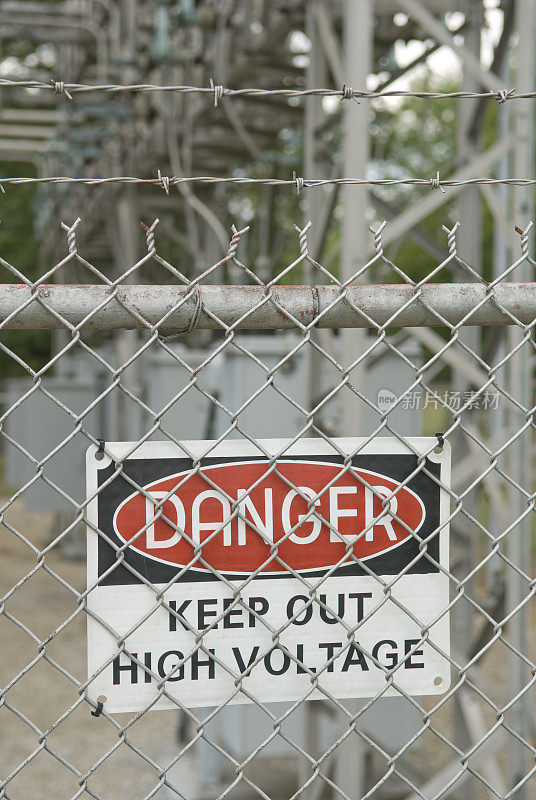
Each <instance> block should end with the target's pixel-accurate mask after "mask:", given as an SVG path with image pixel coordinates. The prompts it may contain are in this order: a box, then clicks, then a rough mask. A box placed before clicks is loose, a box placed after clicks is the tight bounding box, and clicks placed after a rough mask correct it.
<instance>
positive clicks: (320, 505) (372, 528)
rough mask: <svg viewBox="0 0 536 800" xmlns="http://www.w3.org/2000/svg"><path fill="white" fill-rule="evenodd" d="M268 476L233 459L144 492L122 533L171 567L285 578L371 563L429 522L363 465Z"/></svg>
mask: <svg viewBox="0 0 536 800" xmlns="http://www.w3.org/2000/svg"><path fill="white" fill-rule="evenodd" d="M268 470H269V465H268V463H267V462H266V461H247V462H236V461H234V462H229V463H225V464H217V465H215V466H210V467H203V468H202V470H201V471H200V472H197V473H195V474H190V471H189V470H188V471H185V472H181V473H178V474H175V475H169V476H168V477H166V478H162V479H160V480H158V481H155V482H153V483H150V484H147V486H145V487H143V488H144V491H145V492H146V493H147V494H148V495H149V496H150V497H146V496H145V495H143V494H142V493H140V492H135V493H133V494H131V495H130V497H127V499H126V500H124V501H123V502H122V503H121V505H120V506H119V508H118V509H117V511H116V512H115V515H114V529H115V532H116V533H117V535H118V536H119V537H120V538H121V539H122V540H123V541H124V542H127V543H130V546H131V547H132V548H133V549H134V550H136V551H138V552H139V553H142V554H143V555H144V556H147V557H149V558H152V559H155V560H156V561H160V562H162V563H164V564H172V565H173V566H178V567H188V568H190V569H197V570H207V569H208V566H210V567H213V568H214V569H217V570H219V571H220V572H226V573H232V574H249V573H251V572H253V571H255V570H257V569H260V571H262V572H263V573H270V574H278V573H279V574H283V573H285V572H287V571H288V569H289V568H290V569H291V570H295V571H296V572H305V571H311V570H319V569H326V568H329V567H332V566H334V565H336V564H337V565H339V566H344V565H346V564H350V563H352V561H353V560H354V557H357V558H359V559H361V560H366V559H368V558H372V557H373V556H377V555H380V554H381V553H385V552H386V551H388V550H391V549H393V548H395V547H398V546H399V545H400V544H402V543H403V542H404V541H406V540H407V539H408V538H409V537H410V536H411V535H412V533H414V532H416V531H417V530H418V529H419V528H420V527H421V525H422V523H423V522H424V518H425V509H424V505H423V503H422V501H421V499H420V498H419V497H418V496H417V495H416V494H415V492H413V491H412V490H411V489H408V488H407V487H403V486H401V485H400V484H399V483H398V482H397V481H395V480H393V479H392V478H388V477H386V476H385V475H379V474H377V473H374V472H370V471H368V470H363V469H356V468H354V474H350V473H348V472H345V473H343V474H342V475H341V466H340V464H333V463H331V462H319V461H305V460H300V461H285V460H282V461H278V462H277V473H276V472H275V471H272V472H269V473H268ZM267 473H268V474H267ZM252 486H254V488H253V489H252V490H251V491H249V489H250V487H252ZM171 491H173V494H172V495H171V496H170V497H169V499H166V500H165V501H164V503H163V506H162V505H161V504H162V501H163V500H164V498H165V497H166V496H167V495H168V493H169V492H171ZM395 491H396V494H395V495H394V496H393V497H392V498H391V499H390V501H389V508H387V504H386V502H385V498H386V497H389V496H390V495H391V494H392V493H393V492H395ZM317 496H318V497H317ZM315 498H316V499H315ZM313 501H315V505H314V511H313ZM159 503H160V505H161V510H160V508H159V506H158V504H159ZM367 528H368V530H366V532H365V533H363V532H364V531H365V529H367ZM218 529H220V530H218ZM360 534H361V535H360ZM356 537H359V538H357V539H356ZM278 543H279V544H278ZM274 544H278V547H277V548H274ZM199 548H201V549H199ZM196 551H197V552H196Z"/></svg>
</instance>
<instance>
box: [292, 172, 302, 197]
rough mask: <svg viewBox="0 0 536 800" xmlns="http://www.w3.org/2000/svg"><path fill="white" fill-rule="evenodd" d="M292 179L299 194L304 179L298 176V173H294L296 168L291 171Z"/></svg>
mask: <svg viewBox="0 0 536 800" xmlns="http://www.w3.org/2000/svg"><path fill="white" fill-rule="evenodd" d="M292 180H293V181H294V184H295V186H296V193H297V194H299V193H300V192H301V190H302V189H303V187H304V186H305V181H304V180H303V178H300V177H299V176H298V175H296V170H294V171H293V173H292Z"/></svg>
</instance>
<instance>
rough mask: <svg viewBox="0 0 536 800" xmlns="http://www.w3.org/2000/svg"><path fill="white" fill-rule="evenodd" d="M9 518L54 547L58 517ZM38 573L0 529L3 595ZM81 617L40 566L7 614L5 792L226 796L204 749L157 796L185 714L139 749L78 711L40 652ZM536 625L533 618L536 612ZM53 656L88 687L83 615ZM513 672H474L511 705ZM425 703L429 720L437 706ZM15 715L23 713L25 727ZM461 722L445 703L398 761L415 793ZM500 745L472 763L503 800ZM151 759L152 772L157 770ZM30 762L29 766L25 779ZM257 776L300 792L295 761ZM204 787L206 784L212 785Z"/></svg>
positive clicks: (479, 731)
mask: <svg viewBox="0 0 536 800" xmlns="http://www.w3.org/2000/svg"><path fill="white" fill-rule="evenodd" d="M5 518H6V521H7V523H8V525H11V526H13V527H14V528H16V529H17V530H18V531H21V532H24V535H25V536H26V537H28V538H29V539H30V540H31V541H32V543H33V544H34V545H35V546H36V547H37V548H43V547H45V546H46V545H47V544H48V542H49V541H50V539H51V535H52V528H53V520H52V517H51V515H49V514H38V513H35V512H29V511H27V510H25V508H24V506H23V505H22V503H21V502H20V501H19V502H18V503H16V504H15V505H14V506H13V507H11V508H10V509H9V511H8V512H7V513H6V516H5ZM36 563H37V562H36V558H35V555H34V554H33V552H32V551H31V550H30V549H29V548H28V547H27V545H26V544H24V543H23V542H21V541H20V540H18V539H17V537H16V536H15V535H13V533H11V532H10V531H9V530H8V529H7V528H6V527H4V526H0V594H2V595H3V594H4V593H5V592H7V591H9V590H10V588H11V587H13V586H14V585H15V584H16V583H17V582H18V581H19V580H21V579H22V578H23V577H24V576H25V575H27V574H28V573H29V572H30V571H31V570H32V569H33V568H35V567H36ZM46 565H47V567H48V568H49V569H50V570H51V571H53V572H55V573H57V574H58V575H60V576H61V577H62V578H63V580H65V581H66V582H67V583H69V584H70V585H71V586H73V587H74V588H75V589H77V590H82V589H83V588H84V586H85V564H84V563H83V562H81V561H69V560H66V559H65V558H63V557H62V554H61V553H60V551H59V548H55V549H54V550H52V551H51V552H50V554H49V555H48V556H47V557H46ZM76 610H77V604H76V601H75V599H74V597H73V595H72V593H71V592H69V590H68V589H67V588H66V587H65V586H63V585H62V584H61V583H60V582H59V581H58V580H57V579H56V578H54V577H53V576H52V575H50V574H49V573H47V571H46V570H45V569H44V568H42V567H41V568H40V569H36V571H35V572H34V574H33V575H32V576H31V577H30V578H29V579H28V580H27V581H25V582H24V583H23V584H22V585H20V586H19V588H18V589H17V590H16V591H15V592H14V593H13V595H11V596H10V597H9V598H8V599H7V600H6V603H5V613H4V614H2V615H0V642H1V652H2V655H3V658H1V659H0V686H2V687H5V686H6V685H7V684H9V683H10V682H11V681H12V680H13V678H14V676H15V675H17V674H19V673H23V674H22V675H21V677H20V678H19V679H18V680H17V682H16V683H14V684H13V685H11V686H10V688H9V690H8V692H7V695H6V703H5V705H4V706H1V707H0V776H1V777H2V778H3V779H5V778H6V777H7V776H8V775H10V774H12V773H13V777H12V778H11V780H10V781H9V783H8V785H7V787H6V792H7V794H6V797H8V798H12V800H41V798H49V797H51V798H52V797H53V798H54V799H55V800H61V799H62V798H72V797H75V796H83V797H89V796H97V797H101V798H103V799H105V800H123V798H124V799H125V800H127V798H128V800H133V799H134V798H140V799H141V798H145V797H147V796H148V795H149V796H151V797H155V798H156V800H168V798H171V797H173V798H176V797H178V796H181V795H182V796H183V797H186V798H189V800H197V798H207V800H208V798H213V797H217V796H218V795H219V793H220V791H221V788H220V789H217V788H216V787H214V786H212V787H211V786H210V784H209V783H207V781H208V779H209V775H208V774H207V772H208V771H207V769H206V768H205V766H206V764H207V763H208V758H207V753H206V750H205V751H203V750H199V749H197V750H196V748H192V749H191V750H190V751H189V752H188V753H187V754H186V755H185V756H183V757H182V758H181V759H180V761H179V762H178V764H177V765H175V766H174V767H173V768H172V770H171V771H170V773H169V774H170V778H171V780H172V781H173V783H174V784H175V785H176V786H177V787H179V789H180V795H177V794H175V793H172V792H170V791H169V790H168V789H167V788H166V787H161V788H160V789H158V772H159V767H158V766H157V765H156V764H158V765H160V766H166V765H168V764H169V763H170V762H171V761H172V759H173V758H174V757H175V755H176V753H177V752H178V744H177V723H178V715H177V713H176V712H169V711H159V712H154V713H149V714H146V715H145V716H144V717H143V718H142V719H141V720H139V721H138V722H137V723H136V724H135V725H134V726H133V727H132V728H130V729H129V731H128V737H127V738H128V741H129V742H130V743H131V745H132V747H129V746H128V745H127V744H126V743H124V742H120V740H119V739H118V737H117V732H116V730H115V728H114V727H113V726H112V725H111V724H110V723H109V722H108V721H107V720H106V719H104V718H102V717H101V718H99V719H96V718H95V717H92V716H91V714H90V707H89V706H88V705H87V704H86V703H85V702H83V701H80V699H79V695H78V691H77V688H76V686H75V685H74V684H73V683H72V682H71V681H70V680H69V678H68V677H67V676H65V675H63V674H62V673H61V672H60V671H58V670H57V669H56V668H55V667H54V666H53V665H51V664H50V663H47V662H46V661H45V660H44V658H43V657H42V655H41V656H39V650H38V643H36V640H35V638H33V637H37V639H38V640H39V641H44V640H46V639H47V638H48V637H50V635H51V634H52V632H53V631H55V630H56V629H57V628H58V626H60V625H62V623H64V621H65V620H66V619H67V618H68V616H69V615H70V614H74V613H75V612H76ZM531 615H532V616H534V612H533V611H532V610H531ZM534 630H535V626H534V625H531V634H530V641H529V644H530V652H531V655H532V658H533V660H534V656H535V636H534ZM30 632H31V634H30ZM46 654H47V656H48V657H49V658H50V659H51V661H56V662H57V663H58V664H59V665H61V667H62V668H63V669H64V670H66V671H67V672H68V673H69V674H70V675H72V676H73V677H74V678H76V679H77V680H80V681H83V680H84V679H85V657H86V653H85V619H84V614H83V613H79V614H77V615H75V616H74V617H73V619H72V620H71V621H70V622H69V624H68V625H67V626H66V627H65V628H63V629H62V630H61V631H60V633H59V634H58V635H57V636H55V637H54V638H52V640H51V641H50V642H49V643H48V644H47V645H46ZM515 662H516V659H515V658H513V657H512V656H511V654H510V653H509V652H508V650H507V648H505V647H504V646H503V645H502V644H501V643H500V642H498V643H496V644H494V646H493V648H492V650H491V652H490V654H488V655H487V656H486V658H485V661H484V667H483V669H482V671H481V672H478V673H477V670H476V669H474V670H472V671H471V672H470V673H469V674H468V679H469V680H474V681H475V683H478V685H479V686H481V687H482V688H483V690H484V691H486V692H488V693H492V694H494V695H495V697H496V698H497V700H498V702H499V703H500V702H501V701H500V698H501V696H503V698H506V697H507V696H508V695H507V692H508V680H509V677H508V676H509V674H510V672H511V670H512V669H513V668H514V666H515ZM29 665H31V666H29ZM530 692H531V693H532V689H531V690H530ZM424 702H426V703H427V705H426V707H427V708H428V709H431V708H433V706H434V704H435V702H437V701H436V700H435V701H433V702H432V701H428V700H427V701H424ZM502 702H504V699H503V701H502ZM76 703H78V705H77V706H76V707H75V708H74V710H72V711H71V713H69V714H68V715H67V716H66V717H65V719H63V720H62V721H61V722H60V723H59V724H58V725H57V727H56V728H55V729H54V730H53V731H52V732H51V733H49V734H48V735H47V737H46V740H43V741H41V742H40V735H41V733H42V732H44V731H47V730H48V729H50V728H51V726H53V725H54V724H55V723H56V722H57V721H58V720H59V719H60V718H61V716H62V715H63V714H66V713H67V712H68V710H69V709H70V708H72V707H73V705H76ZM463 706H464V708H466V710H467V711H468V713H469V719H470V722H471V724H472V725H473V734H474V736H475V737H481V736H482V735H483V733H484V732H485V731H486V730H489V729H490V728H491V727H492V726H493V724H494V723H495V714H494V712H493V711H492V710H490V709H489V706H488V705H487V704H486V703H485V702H483V701H482V700H480V699H478V697H477V695H476V694H475V693H474V692H472V691H470V690H467V694H466V695H465V699H464V702H463ZM9 707H12V708H14V709H17V712H18V714H19V715H20V717H18V716H17V715H16V714H14V713H13V712H12V711H11V710H10V708H9ZM452 719H453V701H452V700H448V699H447V701H446V702H445V705H444V707H443V708H442V709H441V710H440V711H436V712H435V713H434V714H433V715H432V718H431V723H430V729H429V730H427V731H426V732H425V733H424V734H423V735H422V736H421V737H419V739H418V740H417V741H416V742H415V743H414V744H413V745H412V746H411V748H410V749H409V751H408V754H407V756H406V757H404V758H403V759H402V758H401V759H400V761H397V765H398V764H399V765H400V768H401V770H402V771H404V772H405V774H407V775H408V776H409V777H410V778H411V780H414V781H417V785H419V786H422V785H424V783H426V781H427V780H430V779H431V778H432V777H433V776H434V775H437V774H438V773H439V772H440V770H442V769H443V768H444V767H445V765H447V764H448V763H449V761H450V760H451V759H452V757H453V752H452V749H451V748H450V747H449V746H448V745H447V744H445V743H444V742H443V741H442V740H441V737H442V736H446V737H448V738H449V739H451V740H452V736H453V723H452ZM117 720H118V721H119V722H120V723H121V724H124V723H125V722H126V721H127V720H128V715H117ZM479 726H480V727H479ZM491 741H492V743H495V742H496V743H497V747H496V756H490V755H489V754H488V756H487V757H484V758H481V759H480V761H479V762H478V763H477V762H474V763H475V767H474V768H475V769H476V770H477V771H478V772H479V773H480V774H482V775H483V776H484V778H485V779H486V780H488V781H489V783H490V784H491V785H492V786H493V787H494V789H495V791H497V793H498V794H499V795H500V794H501V793H502V792H501V786H500V783H501V780H502V778H501V774H500V772H498V771H497V767H498V766H499V767H503V768H504V766H505V760H506V753H507V746H506V745H507V743H506V742H505V741H503V740H500V739H498V738H492V740H491ZM533 741H534V737H533ZM114 747H115V749H114ZM136 747H137V748H140V749H141V750H143V752H144V753H145V754H146V756H147V757H148V758H145V759H144V758H143V757H142V756H140V755H139V754H137V753H136V752H135V749H134V748H136ZM109 750H112V753H111V755H109V756H108V757H107V758H106V760H104V761H103V762H102V763H101V764H100V765H99V766H98V769H96V771H95V772H94V773H92V774H89V773H90V772H91V770H92V768H93V767H94V765H95V764H96V763H97V762H99V760H100V759H101V758H102V757H103V755H104V753H106V752H109ZM477 758H478V755H477ZM60 759H61V761H60ZM151 759H152V760H153V763H150V760H151ZM25 761H26V762H27V763H26V764H25V766H24V767H23V768H22V769H20V770H19V771H17V770H18V768H19V766H20V765H21V763H23V762H25ZM63 762H65V763H63ZM155 762H156V764H155ZM367 763H368V768H369V770H370V772H371V774H372V775H373V776H374V780H377V779H378V778H379V777H380V776H381V775H382V774H384V773H385V759H384V758H382V757H378V756H377V755H374V756H371V755H370V753H369V756H368V760H367ZM472 764H473V762H470V765H472ZM78 773H81V774H82V775H83V776H85V777H86V778H87V787H88V790H89V791H90V792H91V793H94V794H91V795H90V794H88V793H86V792H84V791H83V789H82V790H81V783H82V784H83V779H82V780H81V778H80V776H79V774H78ZM249 774H250V775H251V777H252V778H253V779H254V780H255V781H256V782H257V783H258V784H259V785H261V786H262V787H263V788H264V789H265V791H266V792H267V794H268V796H270V797H274V798H288V797H291V795H292V794H293V793H294V792H295V791H296V789H297V787H298V785H299V781H300V778H299V767H298V766H297V764H296V761H295V760H294V761H292V759H291V758H289V757H287V758H285V757H283V756H279V757H278V758H274V757H272V758H271V759H270V758H264V759H256V760H255V761H254V762H253V763H252V765H251V767H250V773H249ZM203 779H204V780H205V783H202V780H203ZM225 780H226V784H225V785H227V786H228V785H229V783H230V782H232V780H233V773H232V772H228V774H227V775H226V778H225ZM302 780H303V778H302ZM472 780H473V781H474V785H475V787H476V788H477V789H478V791H477V792H476V793H475V797H476V798H477V800H479V799H480V797H482V798H484V797H488V798H490V797H493V796H495V795H494V794H493V793H492V792H490V791H489V790H486V789H485V787H483V785H482V784H481V783H480V781H475V780H474V779H472ZM445 782H446V781H445ZM445 782H444V783H445ZM443 785H444V784H443ZM386 788H390V791H389V795H390V797H393V796H400V797H403V796H405V795H409V794H411V791H410V788H409V787H407V786H406V787H404V785H403V784H402V783H400V782H394V781H391V782H390V784H389V787H386ZM78 792H80V794H77V793H78ZM151 792H154V794H151ZM0 796H1V792H0ZM228 796H229V797H230V798H237V800H238V799H239V798H248V797H252V798H253V797H259V795H258V793H254V792H252V791H248V790H247V787H246V785H245V784H244V783H241V784H240V785H238V786H237V787H236V788H235V789H233V790H231V792H230V793H229V795H228ZM458 796H461V795H458ZM528 798H530V800H533V798H536V778H535V779H534V780H531V781H530V782H529V791H528ZM304 800H305V795H304ZM307 800H309V798H308V797H307ZM318 800H320V797H319V798H318Z"/></svg>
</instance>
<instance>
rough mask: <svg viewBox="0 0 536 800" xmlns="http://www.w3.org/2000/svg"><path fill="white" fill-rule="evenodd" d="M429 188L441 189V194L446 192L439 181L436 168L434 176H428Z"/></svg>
mask: <svg viewBox="0 0 536 800" xmlns="http://www.w3.org/2000/svg"><path fill="white" fill-rule="evenodd" d="M430 189H441V191H442V192H443V194H446V192H445V190H444V189H443V187H442V186H441V183H440V181H439V170H437V173H436V175H435V177H434V178H430Z"/></svg>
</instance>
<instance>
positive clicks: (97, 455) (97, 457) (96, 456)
mask: <svg viewBox="0 0 536 800" xmlns="http://www.w3.org/2000/svg"><path fill="white" fill-rule="evenodd" d="M103 458H104V453H101V452H100V450H97V452H96V453H95V460H96V461H102V459H103Z"/></svg>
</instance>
